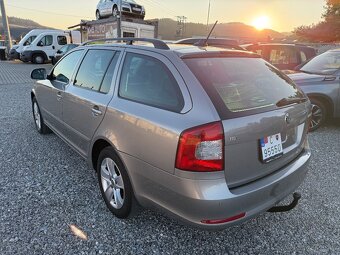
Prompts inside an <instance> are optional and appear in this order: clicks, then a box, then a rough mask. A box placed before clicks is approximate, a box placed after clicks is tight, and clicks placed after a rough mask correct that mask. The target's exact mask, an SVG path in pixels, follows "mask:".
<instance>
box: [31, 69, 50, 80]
mask: <svg viewBox="0 0 340 255" xmlns="http://www.w3.org/2000/svg"><path fill="white" fill-rule="evenodd" d="M46 78H47V72H46V69H45V68H38V69H34V70H33V71H32V72H31V79H33V80H46Z"/></svg>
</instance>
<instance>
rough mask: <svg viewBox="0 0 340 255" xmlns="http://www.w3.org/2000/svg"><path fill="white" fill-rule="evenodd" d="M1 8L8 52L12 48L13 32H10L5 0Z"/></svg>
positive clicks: (0, 4) (1, 1)
mask: <svg viewBox="0 0 340 255" xmlns="http://www.w3.org/2000/svg"><path fill="white" fill-rule="evenodd" d="M0 8H1V16H2V26H3V28H4V31H5V37H6V38H5V40H6V41H7V52H9V51H10V49H11V48H12V37H11V31H10V30H9V25H8V18H7V14H6V8H5V0H0Z"/></svg>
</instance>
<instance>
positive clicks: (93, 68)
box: [31, 38, 311, 229]
mask: <svg viewBox="0 0 340 255" xmlns="http://www.w3.org/2000/svg"><path fill="white" fill-rule="evenodd" d="M115 40H117V39H111V42H110V43H107V42H105V43H103V44H98V43H99V42H98V41H96V42H89V43H87V44H85V45H83V46H80V47H78V48H76V49H74V50H73V51H71V52H69V53H68V54H67V55H66V56H64V57H63V58H62V59H61V60H60V61H59V62H58V63H57V64H56V66H55V67H54V68H53V69H52V71H51V72H50V73H49V74H47V73H46V70H45V69H36V70H34V71H33V72H32V74H31V77H32V78H33V79H36V80H38V81H37V82H36V83H35V85H34V87H33V90H32V93H31V98H32V109H33V116H34V121H35V125H36V128H37V130H38V131H39V132H40V133H41V134H46V133H48V132H49V131H51V130H52V131H53V132H54V133H55V134H57V135H58V136H60V137H61V138H62V139H63V140H64V141H65V142H66V143H67V144H69V145H70V146H71V147H72V148H73V149H74V150H75V151H77V152H78V153H79V154H80V155H81V156H82V157H84V158H85V159H87V160H88V163H89V165H90V166H91V167H93V168H94V169H95V170H96V171H97V173H98V181H99V187H100V190H101V193H102V195H103V199H104V200H105V203H106V205H107V207H108V208H109V209H110V211H111V212H112V213H113V214H114V215H116V216H117V217H118V218H126V217H128V216H129V215H130V214H131V212H133V211H134V210H135V209H136V205H142V206H144V207H149V208H155V209H159V210H161V211H163V212H165V213H167V214H169V215H171V216H174V217H175V218H178V219H181V220H183V221H184V222H187V223H190V224H192V225H194V226H200V227H205V228H208V229H219V228H225V227H227V226H230V225H232V224H238V223H240V222H242V221H245V220H247V219H250V218H252V217H254V216H256V215H257V214H259V213H262V212H265V211H268V210H269V211H271V212H274V211H279V212H281V211H286V210H289V209H292V208H293V207H294V206H295V205H296V204H297V201H298V199H299V194H298V193H294V194H295V196H294V200H293V202H292V203H291V204H289V205H285V206H284V205H282V206H277V204H278V203H279V202H280V201H281V200H283V199H284V198H285V197H287V196H288V195H290V194H292V193H293V192H294V191H295V190H296V189H297V188H298V186H299V185H300V184H301V183H302V181H303V180H304V178H305V175H306V173H307V169H308V167H307V163H308V161H309V159H310V155H311V154H310V149H309V146H308V140H307V133H308V125H309V121H310V118H311V104H310V102H309V100H308V98H307V97H306V96H305V94H304V93H303V92H301V91H300V90H299V89H298V88H297V87H296V86H295V84H294V83H293V82H292V81H291V80H290V79H289V78H288V77H287V76H286V75H284V74H282V73H281V72H280V71H278V70H277V69H276V68H275V67H273V66H272V65H270V64H269V63H267V62H266V61H265V60H263V59H261V58H260V57H259V56H258V55H256V54H254V53H250V52H245V51H236V50H226V49H220V48H213V47H196V46H187V45H174V46H171V48H169V46H168V45H166V44H165V43H164V42H162V41H159V40H154V39H136V38H124V40H125V41H127V43H126V44H125V43H118V42H115ZM105 41H107V39H106V40H105ZM136 41H142V44H141V43H140V44H134V42H136ZM74 170H75V171H76V169H74Z"/></svg>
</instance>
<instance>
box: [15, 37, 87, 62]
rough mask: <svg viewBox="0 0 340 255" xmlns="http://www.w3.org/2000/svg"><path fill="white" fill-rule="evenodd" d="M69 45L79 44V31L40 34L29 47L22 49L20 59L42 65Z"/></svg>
mask: <svg viewBox="0 0 340 255" xmlns="http://www.w3.org/2000/svg"><path fill="white" fill-rule="evenodd" d="M69 43H78V44H80V43H81V34H80V32H79V31H53V32H51V31H49V32H45V33H41V34H39V35H38V36H37V37H36V38H35V40H34V41H33V42H32V43H31V44H30V45H27V46H25V47H24V48H23V49H22V51H21V53H20V59H21V61H23V62H32V63H35V64H43V63H45V62H46V61H50V60H51V59H52V58H53V57H54V55H55V53H56V52H57V51H58V50H59V49H60V48H61V47H63V46H64V45H66V44H69Z"/></svg>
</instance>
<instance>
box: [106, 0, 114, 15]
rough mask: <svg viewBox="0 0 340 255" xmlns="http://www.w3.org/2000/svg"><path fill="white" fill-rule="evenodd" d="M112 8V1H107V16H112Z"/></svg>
mask: <svg viewBox="0 0 340 255" xmlns="http://www.w3.org/2000/svg"><path fill="white" fill-rule="evenodd" d="M112 7H113V2H112V0H106V1H105V16H109V15H111V10H112Z"/></svg>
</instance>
